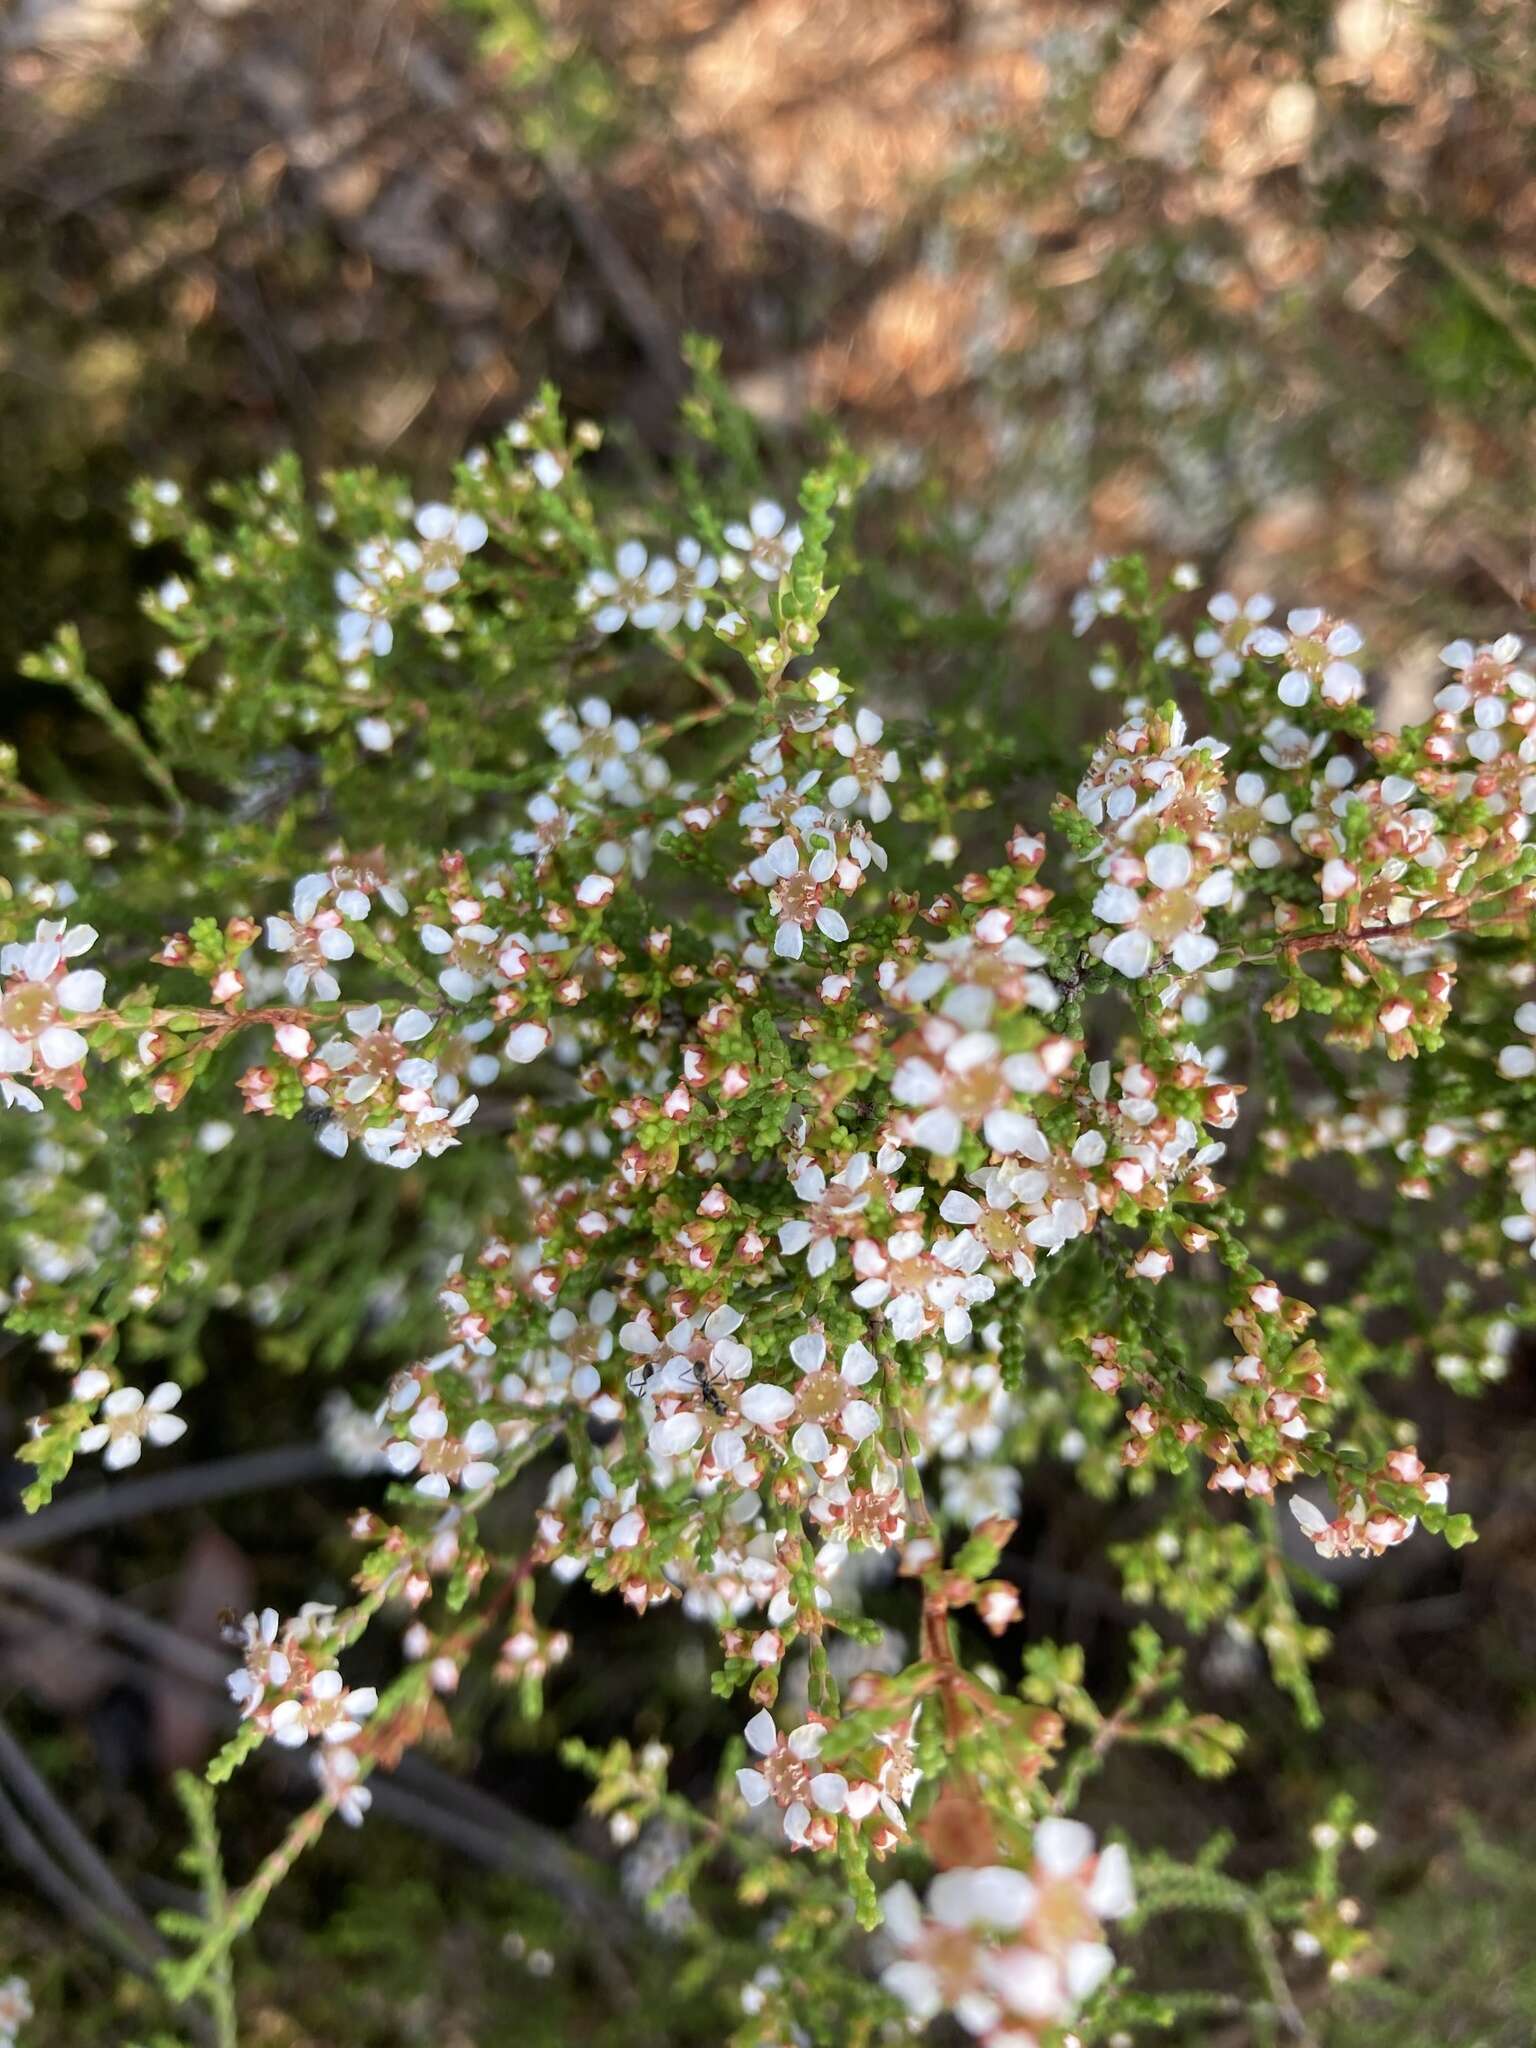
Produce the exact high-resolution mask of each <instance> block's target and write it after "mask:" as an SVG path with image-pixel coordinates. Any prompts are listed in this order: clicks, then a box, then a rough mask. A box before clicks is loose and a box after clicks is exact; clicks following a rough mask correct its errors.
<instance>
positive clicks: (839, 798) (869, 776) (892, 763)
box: [827, 709, 901, 824]
mask: <svg viewBox="0 0 1536 2048" xmlns="http://www.w3.org/2000/svg"><path fill="white" fill-rule="evenodd" d="M884 734H885V725H884V722H883V721H882V720H881V718H880V717H879V715H878V713H876V712H874V711H870V710H868V709H864V710H860V711H858V712H856V713H855V715H854V719H853V723H852V724H851V725H849V724H846V723H845V724H843V725H839V726H837V727H835V728H834V730H833V733H832V744H833V746H834V747H836V749H837V751H838V753H839V754H841V755H842V757H843V759H844V760H845V761H846V762H847V763H848V766H847V768H846V769H845V770H844V771H843V773H842V774H841V775H839V776H837V777H836V778H835V779H834V781H833V782H832V784H831V786H830V787H829V788H828V790H827V802H828V803H829V804H830V805H831V806H832V808H833V810H836V811H850V810H852V809H853V808H854V806H855V805H856V804H859V803H862V804H863V806H864V809H865V811H866V812H867V813H868V815H869V816H870V817H871V818H872V819H874V821H875V822H876V824H878V823H879V822H880V821H881V820H882V819H884V818H888V817H889V816H890V815H891V799H890V797H889V795H888V794H887V792H886V787H885V785H886V784H887V783H888V782H895V781H896V779H897V777H898V776H899V775H900V774H901V758H900V756H899V755H898V754H897V753H896V751H895V749H894V748H893V747H886V746H883V745H882V744H881V742H882V740H883V737H884Z"/></svg>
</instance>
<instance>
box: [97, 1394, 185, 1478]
mask: <svg viewBox="0 0 1536 2048" xmlns="http://www.w3.org/2000/svg"><path fill="white" fill-rule="evenodd" d="M180 1399H181V1389H180V1387H178V1386H176V1385H175V1384H174V1383H173V1382H172V1381H170V1380H162V1381H161V1383H160V1385H159V1386H158V1387H152V1388H151V1389H150V1391H149V1393H148V1394H147V1395H146V1394H143V1393H141V1392H140V1390H139V1389H138V1388H137V1387H118V1388H116V1389H115V1390H114V1391H113V1392H112V1393H110V1394H108V1396H107V1398H106V1399H105V1400H104V1401H103V1402H102V1404H101V1409H100V1414H101V1416H102V1418H103V1419H102V1420H100V1421H97V1422H93V1423H92V1424H91V1425H90V1426H89V1428H87V1429H83V1430H82V1431H81V1432H80V1449H81V1450H82V1451H85V1452H91V1451H101V1452H102V1460H101V1462H102V1464H103V1465H105V1466H106V1468H107V1470H108V1471H109V1472H120V1471H122V1469H123V1467H124V1466H125V1465H136V1464H137V1463H138V1462H139V1454H140V1452H141V1450H142V1449H143V1446H144V1439H145V1438H146V1437H147V1438H148V1440H149V1441H150V1443H152V1444H154V1445H156V1446H157V1447H159V1446H163V1445H165V1444H173V1443H175V1441H176V1439H177V1438H178V1437H179V1436H185V1434H186V1430H187V1425H186V1424H185V1423H184V1422H183V1421H182V1419H181V1417H180V1416H179V1415H173V1414H172V1413H171V1412H170V1411H171V1410H172V1409H173V1408H174V1407H175V1406H176V1404H177V1402H178V1401H179V1400H180Z"/></svg>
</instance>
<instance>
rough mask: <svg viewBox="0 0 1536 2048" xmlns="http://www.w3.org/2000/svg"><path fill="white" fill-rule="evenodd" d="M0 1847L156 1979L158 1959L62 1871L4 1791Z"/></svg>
mask: <svg viewBox="0 0 1536 2048" xmlns="http://www.w3.org/2000/svg"><path fill="white" fill-rule="evenodd" d="M0 1846H3V1847H4V1849H5V1851H6V1854H7V1855H8V1856H9V1857H10V1859H11V1861H12V1862H13V1863H14V1864H16V1866H17V1867H18V1869H20V1870H23V1871H25V1873H26V1874H27V1876H28V1877H30V1878H31V1880H32V1882H33V1883H34V1884H35V1885H36V1886H37V1889H38V1890H39V1891H40V1892H41V1893H43V1894H44V1896H45V1897H47V1898H49V1899H51V1900H52V1901H53V1903H54V1905H55V1906H57V1907H58V1909H59V1911H60V1912H61V1913H66V1914H68V1916H69V1918H70V1919H71V1920H75V1921H78V1922H79V1924H80V1925H81V1926H82V1927H84V1928H86V1929H87V1930H88V1931H89V1932H90V1933H91V1934H93V1935H95V1936H97V1937H98V1938H99V1939H100V1940H101V1941H103V1942H104V1943H105V1944H106V1946H107V1947H108V1948H110V1949H111V1950H112V1951H113V1953H114V1954H115V1955H116V1956H117V1958H118V1959H119V1961H120V1962H123V1963H126V1964H127V1966H128V1968H129V1969H130V1970H134V1971H136V1972H137V1973H138V1975H139V1976H141V1977H153V1975H154V1959H153V1958H152V1957H151V1956H148V1955H146V1954H145V1953H144V1951H143V1950H142V1949H141V1948H140V1947H139V1945H138V1943H137V1942H136V1941H134V1940H133V1939H132V1938H131V1937H130V1936H129V1935H128V1933H127V1932H126V1930H125V1929H124V1928H123V1926H122V1925H121V1923H120V1922H119V1921H118V1920H116V1919H115V1918H114V1917H113V1915H112V1914H110V1913H109V1912H108V1911H107V1910H106V1908H105V1907H104V1906H99V1905H98V1904H97V1903H96V1901H95V1900H94V1899H93V1898H92V1897H91V1896H90V1894H89V1893H88V1892H86V1891H84V1890H82V1889H81V1887H80V1886H79V1885H78V1884H76V1882H75V1880H74V1879H73V1878H72V1877H71V1876H70V1875H69V1874H68V1872H67V1871H63V1870H61V1869H60V1868H59V1866H58V1864H57V1863H55V1862H54V1860H53V1858H52V1857H51V1856H50V1855H49V1854H48V1851H47V1850H46V1849H45V1848H44V1847H43V1844H42V1843H41V1842H40V1841H39V1840H38V1838H37V1836H36V1835H35V1834H33V1832H32V1830H31V1829H30V1828H29V1827H28V1826H27V1823H26V1821H25V1820H24V1819H23V1818H22V1815H21V1813H20V1812H19V1810H18V1809H17V1808H16V1807H15V1806H13V1805H12V1804H11V1801H10V1800H9V1799H8V1798H7V1796H6V1794H5V1793H4V1792H0Z"/></svg>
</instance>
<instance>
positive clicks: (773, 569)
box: [725, 498, 800, 583]
mask: <svg viewBox="0 0 1536 2048" xmlns="http://www.w3.org/2000/svg"><path fill="white" fill-rule="evenodd" d="M784 518H785V514H784V507H783V506H782V505H776V504H775V503H774V502H773V500H772V499H771V498H759V499H758V501H757V503H756V504H755V505H754V506H753V507H752V509H751V511H750V512H749V513H748V514H747V523H746V525H745V526H743V525H741V524H740V523H739V522H737V523H736V524H734V525H731V526H728V527H727V528H726V529H725V537H726V539H727V540H728V541H729V542H730V544H731V546H732V547H733V548H739V549H740V550H741V552H742V553H743V554H744V555H745V556H746V558H747V565H748V567H749V568H750V569H751V570H752V571H753V573H754V574H755V575H757V576H760V577H761V578H762V579H763V581H764V582H765V583H777V582H778V581H779V579H780V577H782V576H785V575H787V574H788V571H789V565H790V563H791V562H792V561H793V560H794V558H795V555H796V554H797V553H798V552H799V548H800V529H799V527H798V526H786V525H785V523H784Z"/></svg>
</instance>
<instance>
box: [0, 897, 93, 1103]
mask: <svg viewBox="0 0 1536 2048" xmlns="http://www.w3.org/2000/svg"><path fill="white" fill-rule="evenodd" d="M95 942H96V932H95V930H94V928H93V927H92V926H90V925H88V924H77V925H70V926H66V925H65V924H64V922H63V921H62V919H61V920H59V921H57V922H54V923H50V922H47V921H40V922H39V924H38V926H37V930H36V932H35V933H34V935H33V937H32V938H31V939H29V940H18V941H14V942H12V943H11V944H10V945H7V946H3V947H0V975H3V976H4V985H3V987H0V1102H4V1103H5V1104H6V1105H7V1107H15V1108H20V1109H27V1110H37V1109H41V1108H42V1104H41V1102H40V1101H39V1100H38V1098H37V1096H36V1094H35V1093H34V1092H33V1090H32V1089H30V1088H27V1087H25V1086H23V1085H22V1084H21V1083H20V1082H19V1081H17V1080H16V1079H14V1078H13V1077H14V1076H16V1075H19V1074H28V1075H30V1076H31V1077H32V1078H33V1079H34V1080H37V1081H41V1082H42V1083H44V1084H45V1085H47V1086H50V1087H54V1086H57V1087H62V1088H64V1090H65V1092H66V1094H68V1093H70V1092H71V1084H72V1083H73V1084H75V1090H74V1092H78V1087H79V1086H80V1085H83V1082H82V1081H81V1080H80V1077H79V1075H78V1069H79V1067H80V1065H81V1062H82V1061H83V1060H84V1058H85V1055H86V1052H87V1051H88V1050H89V1048H88V1046H87V1043H86V1039H85V1036H84V1034H83V1033H82V1032H79V1031H77V1030H76V1029H75V1028H74V1026H73V1025H72V1024H67V1023H65V1021H64V1019H65V1017H67V1016H69V1017H76V1016H89V1015H91V1014H92V1013H93V1012H95V1011H97V1010H99V1009H100V1008H101V1007H102V1004H103V1003H104V1001H105V999H106V983H105V981H104V979H103V977H102V975H101V974H100V972H99V971H98V970H97V969H96V968H94V967H75V968H71V967H69V966H68V965H67V963H68V962H69V961H71V960H77V959H78V958H79V957H80V955H81V954H82V953H85V952H88V951H89V949H90V948H91V947H92V946H93V945H94V944H95Z"/></svg>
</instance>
